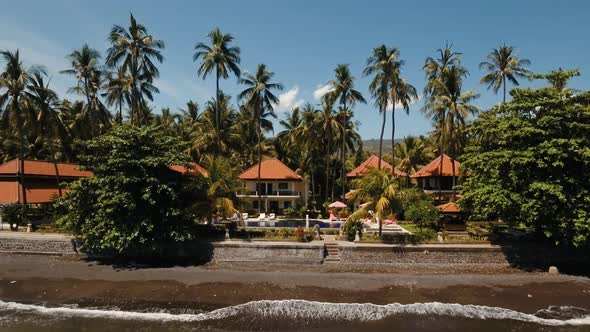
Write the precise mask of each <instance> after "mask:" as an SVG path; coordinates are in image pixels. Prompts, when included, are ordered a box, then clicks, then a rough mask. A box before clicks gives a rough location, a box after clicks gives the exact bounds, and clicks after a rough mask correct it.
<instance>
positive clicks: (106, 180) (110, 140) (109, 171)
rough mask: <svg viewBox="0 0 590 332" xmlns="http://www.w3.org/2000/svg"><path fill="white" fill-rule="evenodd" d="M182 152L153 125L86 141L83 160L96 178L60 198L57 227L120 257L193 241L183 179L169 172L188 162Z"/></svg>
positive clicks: (117, 130) (175, 140) (125, 128)
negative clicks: (184, 196)
mask: <svg viewBox="0 0 590 332" xmlns="http://www.w3.org/2000/svg"><path fill="white" fill-rule="evenodd" d="M183 150H184V145H183V144H182V143H180V141H179V139H178V138H177V137H173V136H166V135H165V134H164V133H162V132H161V131H159V130H158V129H156V128H153V127H141V128H140V127H132V126H129V125H120V126H115V127H114V128H113V129H112V130H111V131H110V132H108V133H106V134H104V135H101V136H98V137H96V138H94V139H92V140H90V141H85V142H84V143H83V151H84V152H83V153H82V154H81V155H80V156H79V157H80V159H81V160H82V161H83V163H84V164H85V165H88V166H89V168H90V170H92V171H93V172H94V176H93V177H89V178H84V179H81V180H79V181H76V182H74V184H73V185H72V186H71V187H70V189H71V191H69V192H68V193H66V195H65V196H63V197H62V198H60V199H58V200H57V202H56V215H57V223H58V224H59V225H61V226H64V227H65V228H66V229H68V230H70V231H71V232H73V233H74V234H76V235H78V236H79V237H81V239H82V240H83V241H84V246H85V247H86V248H88V249H91V250H96V251H109V252H114V253H118V254H123V253H126V252H142V251H145V252H148V251H149V250H154V249H155V248H157V247H158V246H160V245H168V244H170V243H174V242H183V241H187V240H190V239H192V237H193V236H192V235H193V234H192V228H193V226H194V222H193V220H192V219H191V218H190V216H189V215H187V214H186V213H185V209H186V206H187V204H189V202H187V201H186V200H183V199H181V198H180V195H179V194H180V192H181V177H180V175H179V174H178V173H177V172H174V171H171V170H170V169H169V166H170V165H171V164H177V165H186V164H187V163H188V161H189V158H188V157H187V156H186V154H184V153H183V152H182V151H183Z"/></svg>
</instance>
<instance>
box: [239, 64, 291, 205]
mask: <svg viewBox="0 0 590 332" xmlns="http://www.w3.org/2000/svg"><path fill="white" fill-rule="evenodd" d="M273 76H274V73H273V72H271V71H268V70H267V69H266V65H264V64H259V65H258V67H257V68H256V73H255V74H251V73H248V72H246V73H244V75H243V77H241V78H240V80H239V82H240V83H241V84H244V85H245V86H246V89H244V91H242V92H241V93H240V94H239V95H238V98H239V99H241V100H242V99H246V103H247V107H249V108H250V110H251V112H252V114H253V116H254V118H255V119H256V123H257V128H258V129H257V139H258V178H257V180H258V182H257V183H258V190H257V191H258V212H260V207H261V204H262V196H261V190H260V172H261V167H262V146H261V145H260V142H261V137H262V126H261V120H262V119H263V118H265V117H267V116H268V115H270V116H272V117H274V118H276V117H277V115H276V114H275V112H274V105H277V104H278V103H279V98H278V97H277V96H275V95H274V94H273V90H283V85H282V84H280V83H272V82H271V80H272V78H273Z"/></svg>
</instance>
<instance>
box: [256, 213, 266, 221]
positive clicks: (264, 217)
mask: <svg viewBox="0 0 590 332" xmlns="http://www.w3.org/2000/svg"><path fill="white" fill-rule="evenodd" d="M264 219H266V213H260V215H259V216H258V220H264Z"/></svg>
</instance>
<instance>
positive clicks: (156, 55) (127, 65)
mask: <svg viewBox="0 0 590 332" xmlns="http://www.w3.org/2000/svg"><path fill="white" fill-rule="evenodd" d="M108 39H109V42H110V43H111V47H110V48H109V49H108V51H107V57H106V64H107V66H109V67H110V68H116V67H117V66H120V67H121V70H123V72H124V73H125V75H126V76H127V79H128V80H129V82H128V84H125V86H128V87H129V94H130V96H129V101H130V104H129V112H130V114H129V118H130V120H131V123H132V124H137V125H139V124H141V123H146V122H147V121H146V119H145V115H146V112H145V110H146V109H145V98H147V99H148V100H150V101H151V100H153V94H154V93H159V92H160V91H159V90H158V88H156V87H155V86H154V85H153V81H154V79H156V78H158V77H159V75H160V72H159V70H158V68H157V67H156V64H155V63H154V60H156V61H157V62H159V63H162V61H164V57H163V56H162V53H161V50H162V49H164V42H163V41H161V40H159V39H156V38H154V36H152V35H151V34H149V32H148V30H147V28H146V27H145V26H143V25H142V24H140V23H137V21H136V20H135V17H133V14H130V24H129V28H128V29H125V28H124V27H122V26H120V25H114V26H113V27H112V29H111V33H110V34H109V37H108Z"/></svg>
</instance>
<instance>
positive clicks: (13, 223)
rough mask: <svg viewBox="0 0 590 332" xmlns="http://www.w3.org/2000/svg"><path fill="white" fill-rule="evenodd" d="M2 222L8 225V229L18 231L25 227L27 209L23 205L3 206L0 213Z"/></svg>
mask: <svg viewBox="0 0 590 332" xmlns="http://www.w3.org/2000/svg"><path fill="white" fill-rule="evenodd" d="M0 213H1V215H2V222H6V223H8V224H10V229H11V230H13V231H16V230H18V227H20V226H25V225H26V224H27V222H28V218H27V209H26V207H25V206H24V205H23V204H11V205H5V206H4V207H2V210H1V211H0Z"/></svg>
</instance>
